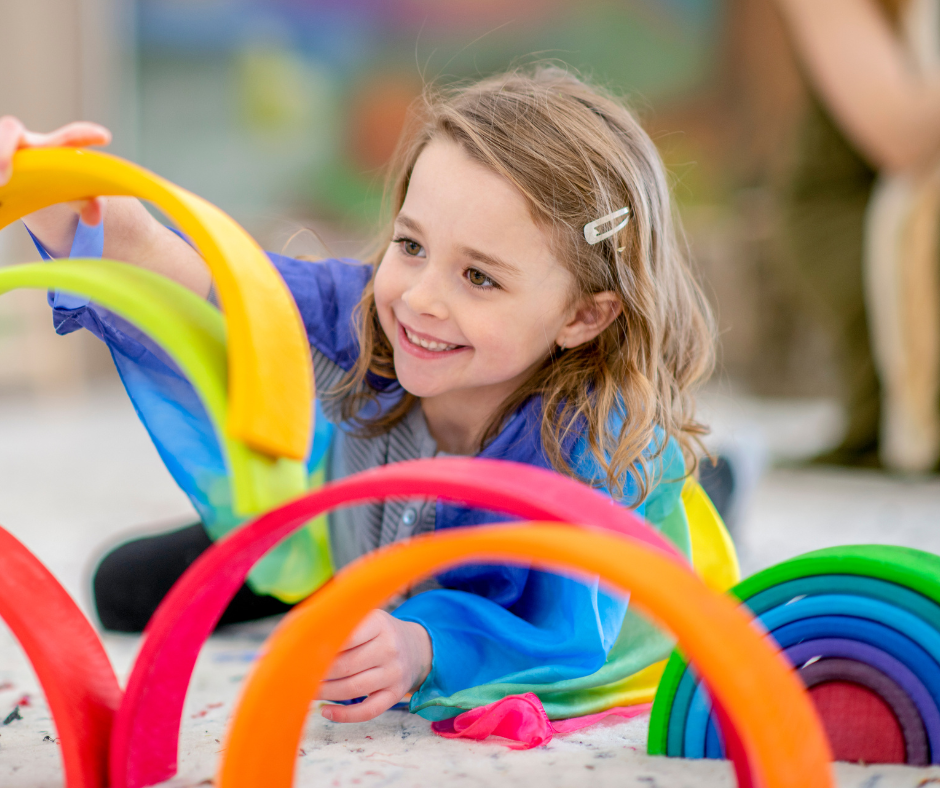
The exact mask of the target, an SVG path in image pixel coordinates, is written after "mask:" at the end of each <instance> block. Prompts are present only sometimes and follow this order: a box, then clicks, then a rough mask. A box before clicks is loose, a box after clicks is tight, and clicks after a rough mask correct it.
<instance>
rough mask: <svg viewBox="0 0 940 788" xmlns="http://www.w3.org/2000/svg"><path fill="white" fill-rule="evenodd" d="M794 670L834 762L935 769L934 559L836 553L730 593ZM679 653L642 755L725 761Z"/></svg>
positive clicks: (939, 571) (937, 651) (937, 575)
mask: <svg viewBox="0 0 940 788" xmlns="http://www.w3.org/2000/svg"><path fill="white" fill-rule="evenodd" d="M731 593H732V594H733V595H734V596H735V597H737V598H738V599H739V600H741V602H743V603H744V606H745V607H746V608H747V609H748V610H750V612H751V613H753V614H754V615H755V616H757V619H758V620H759V621H760V622H761V624H762V625H763V627H764V628H765V629H766V630H767V631H768V632H769V633H770V636H771V637H772V638H773V640H774V641H775V642H776V643H777V644H778V645H779V646H780V648H782V649H783V653H784V655H785V656H786V657H787V659H788V660H789V661H790V663H791V664H792V665H793V666H794V667H795V669H796V673H797V675H798V676H799V677H800V679H801V680H802V681H803V683H804V685H805V686H806V687H807V689H808V690H809V693H810V695H811V697H812V698H813V700H814V702H815V705H816V708H817V711H818V712H819V714H820V716H821V717H822V720H823V724H824V725H825V727H826V730H827V732H828V734H829V741H830V744H831V746H832V748H833V751H834V755H835V757H836V758H837V759H838V760H847V761H865V762H868V763H908V764H911V765H916V766H923V765H927V764H929V763H940V711H938V707H940V557H937V556H935V555H930V554H928V553H923V552H920V551H918V550H911V549H907V548H902V547H889V546H882V545H860V546H848V547H835V548H830V549H827V550H820V551H817V552H813V553H808V554H806V555H803V556H800V557H798V558H794V559H793V560H790V561H785V562H783V563H781V564H778V565H776V566H772V567H770V568H769V569H766V570H764V571H763V572H759V573H758V574H756V575H753V576H752V577H749V578H748V579H747V580H745V581H744V582H742V583H740V584H738V585H737V586H735V588H733V589H732V590H731ZM707 683H708V682H707V680H706V681H705V683H704V684H703V682H702V681H701V680H700V678H699V677H698V676H697V674H696V671H695V670H693V669H692V668H690V666H689V664H688V663H687V662H686V661H685V659H684V658H683V656H682V655H681V653H680V652H679V651H678V650H677V651H675V652H674V653H673V655H672V658H671V659H670V661H669V664H668V666H667V668H666V671H665V673H664V675H663V678H662V681H661V682H660V686H659V691H658V692H657V694H656V700H655V703H654V706H653V713H652V718H651V721H650V733H649V752H650V753H651V754H662V755H672V756H678V757H683V758H721V757H724V753H725V743H724V741H723V737H722V734H721V728H720V725H719V724H718V720H717V719H716V716H715V713H714V710H713V707H712V703H711V700H710V698H709V694H708V691H707V690H706V688H705V684H707Z"/></svg>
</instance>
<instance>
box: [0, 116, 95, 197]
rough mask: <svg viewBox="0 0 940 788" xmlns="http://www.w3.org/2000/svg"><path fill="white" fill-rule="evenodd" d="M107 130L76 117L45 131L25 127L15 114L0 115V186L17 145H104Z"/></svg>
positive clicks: (10, 165) (10, 164)
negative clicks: (78, 119) (29, 129)
mask: <svg viewBox="0 0 940 788" xmlns="http://www.w3.org/2000/svg"><path fill="white" fill-rule="evenodd" d="M110 142H111V132H110V131H108V129H106V128H105V127H104V126H101V125H99V124H98V123H89V122H87V121H78V122H76V123H69V124H68V125H67V126H62V128H60V129H56V130H55V131H53V132H50V133H49V134H40V133H39V132H36V131H28V130H27V129H26V127H25V126H23V124H22V122H20V120H19V119H18V118H14V117H12V116H11V115H7V116H5V117H2V118H0V186H3V185H4V184H6V182H7V181H9V180H10V176H11V175H12V174H13V154H14V153H16V151H17V150H19V149H20V148H49V147H57V146H60V145H68V146H71V147H84V146H87V145H107V144H108V143H110Z"/></svg>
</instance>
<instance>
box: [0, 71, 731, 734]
mask: <svg viewBox="0 0 940 788" xmlns="http://www.w3.org/2000/svg"><path fill="white" fill-rule="evenodd" d="M106 142H107V133H106V131H105V130H103V129H100V128H99V127H94V126H91V125H89V124H73V125H72V126H70V127H66V128H65V129H63V130H60V131H59V132H56V133H54V134H52V135H48V136H45V137H43V136H40V135H32V134H31V133H29V132H26V131H25V129H23V128H22V126H21V125H20V124H19V123H18V122H17V121H15V120H14V119H10V118H6V119H4V120H3V121H0V179H3V178H5V176H6V174H8V172H9V167H10V161H11V157H12V153H13V151H14V150H15V149H16V148H17V147H25V146H29V145H43V144H46V145H54V144H60V145H61V144H102V143H106ZM390 185H391V188H390V197H391V203H392V205H391V207H392V209H393V221H392V223H391V224H390V226H389V227H387V228H386V230H385V236H384V239H383V244H382V250H381V252H380V253H379V254H377V255H376V256H375V257H374V258H373V259H371V260H369V261H368V263H367V264H362V263H357V262H354V261H344V260H326V261H322V262H316V263H311V262H304V261H298V260H293V259H290V258H287V257H282V256H279V255H271V256H270V257H271V260H272V262H273V263H274V265H275V266H276V267H277V269H278V270H279V272H280V273H281V275H282V276H283V278H284V280H285V282H286V283H287V285H288V287H289V288H290V290H291V292H292V293H293V295H294V298H295V300H296V302H297V305H298V307H299V309H300V312H301V315H302V316H303V319H304V323H305V325H306V328H307V332H308V334H309V338H310V345H311V352H312V354H313V360H314V369H315V374H316V380H317V390H318V394H319V396H320V397H321V406H322V407H323V408H324V410H325V412H326V414H327V416H328V417H329V419H330V420H331V421H333V422H334V423H335V424H336V425H337V426H338V429H337V430H336V434H335V437H334V439H333V444H332V446H331V449H330V453H329V455H328V458H327V470H328V477H329V478H339V477H342V476H345V475H347V474H351V473H355V472H357V471H360V470H364V469H366V468H370V467H373V466H376V465H381V464H385V463H389V462H397V461H400V460H408V459H415V458H419V457H430V456H434V455H436V454H462V455H478V456H481V457H490V458H500V459H507V460H514V461H517V462H525V463H531V464H533V465H538V466H542V467H548V468H554V469H556V470H557V471H559V472H561V473H563V474H566V475H569V476H573V477H576V478H579V479H583V480H584V481H586V482H587V483H589V484H592V485H594V486H596V487H599V488H602V489H604V490H606V491H607V492H608V493H609V494H610V495H611V496H612V497H614V498H615V499H616V500H617V501H619V502H620V503H622V504H623V505H625V506H631V507H634V508H635V509H637V510H638V511H639V512H640V513H642V514H644V515H645V516H646V517H647V518H648V519H649V520H650V521H651V522H652V523H653V524H654V525H656V526H658V527H660V528H662V529H663V530H664V532H666V533H667V534H668V535H669V536H670V537H671V538H673V539H674V540H675V541H676V542H677V544H678V545H679V546H680V547H681V548H683V549H684V550H686V552H688V526H687V522H686V520H685V515H684V512H683V509H682V504H681V500H680V498H679V493H680V490H681V486H682V481H683V478H684V477H685V475H686V469H687V468H691V467H693V466H692V465H690V464H687V462H688V463H694V455H693V453H692V448H693V443H694V441H695V439H696V437H697V436H698V435H699V434H701V432H702V431H703V430H702V428H701V427H700V425H699V424H698V423H697V422H696V421H695V419H694V413H693V401H692V396H691V392H692V390H693V388H694V386H695V385H696V384H697V383H699V382H700V381H701V380H702V379H703V378H704V377H705V376H706V375H707V373H708V372H709V370H710V366H711V361H712V341H713V340H712V324H711V318H710V315H709V311H708V309H707V307H706V305H705V302H704V300H703V298H702V296H701V293H700V292H699V289H698V288H697V286H696V284H695V283H694V281H693V279H692V277H691V276H690V274H689V271H688V268H687V265H686V262H685V260H684V257H683V253H682V249H681V247H680V245H679V242H678V240H677V238H676V232H675V229H674V226H673V220H672V216H671V206H670V199H669V192H668V187H667V182H666V175H665V172H664V169H663V165H662V162H661V161H660V158H659V156H658V154H657V152H656V149H655V147H654V145H653V143H652V142H651V141H650V139H649V137H648V136H647V135H646V134H645V133H644V132H643V131H642V129H641V128H640V126H639V125H638V123H637V122H636V120H635V119H634V118H633V117H632V116H631V114H630V113H629V112H628V111H627V110H626V109H625V108H624V107H623V106H622V105H621V104H620V103H618V102H617V101H616V100H615V99H613V98H611V97H610V96H607V95H605V94H604V93H602V92H601V91H599V90H597V89H595V88H593V87H590V86H588V85H586V84H585V83H583V82H582V81H579V80H578V79H576V78H575V77H573V76H571V75H570V74H568V73H566V72H563V71H561V70H558V69H556V68H538V69H534V70H532V71H531V72H526V73H523V72H513V73H510V74H506V75H502V76H498V77H493V78H490V79H486V80H484V81H482V82H479V83H477V84H474V85H472V86H469V87H463V88H460V89H457V90H453V91H449V92H446V93H443V94H437V95H433V96H429V97H426V98H425V100H424V101H423V102H422V103H421V105H420V107H419V108H418V111H417V112H416V113H415V118H414V122H413V123H412V124H411V126H410V127H409V128H408V129H407V130H406V133H405V134H404V136H403V142H402V144H401V145H400V148H399V151H398V153H397V155H396V157H395V159H394V161H393V163H392V170H391V180H390ZM76 212H77V213H79V214H80V215H81V219H82V221H81V223H79V220H78V217H77V216H76ZM102 216H103V222H102ZM26 223H27V225H28V227H29V228H30V230H31V231H32V233H33V234H34V236H35V237H36V238H37V239H38V243H40V244H41V245H42V247H44V248H45V250H46V251H47V252H48V253H49V254H51V255H52V256H66V255H67V254H68V253H69V250H70V248H73V247H72V244H73V239H74V241H75V243H76V244H78V242H79V240H82V244H83V245H84V246H85V247H86V248H87V247H94V246H95V245H96V243H97V244H98V245H99V248H100V246H101V245H102V244H103V253H104V256H105V257H108V258H113V259H120V260H126V261H130V262H133V263H136V264H138V265H141V266H144V267H147V268H150V269H153V270H155V271H159V272H160V273H163V274H165V275H167V276H169V277H171V278H173V279H175V280H177V281H178V282H181V283H182V284H184V285H186V286H187V287H189V288H191V289H192V290H194V291H195V292H197V293H199V294H200V295H202V296H204V297H207V298H211V297H212V294H211V281H210V277H209V274H208V271H207V269H206V267H205V265H204V264H203V262H202V260H201V258H200V257H199V256H198V255H197V254H196V252H195V251H194V250H193V249H192V248H191V247H190V246H189V245H188V244H187V243H186V242H185V241H184V240H182V239H181V238H180V237H179V236H178V235H176V234H174V233H173V232H171V231H169V230H167V229H166V228H164V227H162V226H161V225H160V224H158V223H157V222H156V221H155V220H154V219H152V218H151V217H150V215H149V214H148V213H147V212H146V211H145V210H144V209H143V207H142V206H141V205H140V204H139V203H138V202H136V201H135V200H130V199H126V198H109V199H107V200H102V199H97V200H91V201H89V202H87V203H84V204H81V205H76V206H56V207H54V208H50V209H46V210H44V211H42V212H40V213H37V214H34V215H32V216H30V217H28V218H27V220H26ZM99 225H100V227H99V229H97V230H96V229H95V228H96V226H99ZM76 226H78V227H79V238H75V235H76ZM101 228H103V229H101ZM96 232H97V233H101V232H103V233H104V237H103V242H102V241H101V240H100V239H98V240H97V241H95V237H96V236H95V234H96ZM86 253H87V252H86ZM66 306H72V307H73V308H71V309H61V308H60V309H59V310H58V311H59V316H58V318H57V322H58V325H59V330H60V331H67V330H74V329H75V328H77V327H78V326H79V325H83V326H85V327H87V328H90V329H92V330H94V331H95V332H96V333H97V334H98V335H99V336H102V338H104V339H105V340H106V341H107V342H109V344H111V346H112V350H114V349H115V348H117V349H118V350H120V351H121V352H124V353H125V354H126V355H127V354H130V356H133V351H134V350H135V348H134V347H133V340H132V339H130V338H128V336H127V335H126V334H121V333H120V332H119V331H117V330H114V329H112V326H113V325H114V320H113V318H112V316H109V315H108V314H107V313H106V312H104V310H101V309H100V308H96V307H94V306H93V305H85V304H77V305H75V304H71V305H69V304H66ZM121 343H123V345H122V344H121ZM128 343H131V347H130V348H128ZM137 350H138V352H137V356H138V357H140V358H143V357H144V356H145V354H146V353H147V352H148V351H147V350H146V349H145V348H143V347H141V348H138V349H137ZM141 363H143V362H141ZM683 455H684V457H685V461H686V462H684V460H683ZM504 519H505V518H504V517H501V516H499V515H494V514H491V513H486V512H479V511H469V510H465V509H462V508H460V507H457V506H451V505H444V504H442V503H439V502H438V503H435V502H433V501H431V502H427V501H416V502H407V501H406V502H402V501H389V502H386V503H382V504H372V505H368V506H359V507H355V508H352V509H345V510H341V511H338V512H335V513H333V514H332V515H331V516H330V522H329V525H330V534H331V548H332V553H333V558H334V562H335V565H336V566H337V567H340V566H343V565H345V564H346V563H348V562H349V561H351V560H353V559H355V558H356V557H358V556H360V555H362V554H364V553H365V552H367V551H369V550H372V549H375V548H376V547H378V546H381V545H385V544H388V543H389V542H392V541H395V540H398V539H403V538H406V537H409V536H412V535H414V534H418V533H424V532H427V531H431V530H435V529H441V528H448V527H454V526H468V525H477V524H481V523H486V522H499V521H501V520H504ZM208 544H209V539H208V537H206V536H205V534H204V533H201V531H199V530H198V529H197V531H196V532H195V533H194V532H193V530H192V529H186V530H185V531H183V532H176V533H175V534H170V535H166V536H163V537H155V538H152V539H151V540H148V541H139V542H137V543H134V544H132V545H131V546H130V547H129V548H127V547H126V548H122V549H123V550H124V552H123V553H121V552H120V551H118V552H117V553H115V554H114V555H113V556H112V557H111V558H110V559H107V560H106V562H105V565H104V567H103V568H102V570H100V571H99V578H100V576H101V573H102V572H104V571H105V567H107V566H109V565H113V564H114V562H115V561H116V560H117V558H116V557H120V560H119V561H117V562H118V563H119V564H121V565H123V566H124V570H122V571H123V574H121V572H119V571H117V570H115V569H114V568H113V566H112V568H111V569H110V570H108V571H111V572H112V575H114V576H118V575H120V576H122V577H124V578H126V583H125V585H124V586H123V587H122V588H119V589H117V590H116V591H115V590H114V588H113V586H114V582H113V578H112V581H109V584H110V586H111V590H109V591H108V595H110V596H117V597H120V598H121V599H123V600H124V602H123V604H124V605H125V606H126V605H128V604H131V603H129V602H128V601H127V600H133V599H134V598H135V594H136V592H137V591H139V589H140V588H141V587H142V586H147V584H148V579H147V578H148V575H159V574H160V573H162V574H163V575H165V576H168V577H169V576H172V578H171V579H170V582H172V580H173V579H175V576H178V574H179V573H181V572H182V571H183V570H184V569H185V567H186V566H187V565H188V563H190V562H191V561H192V560H194V559H195V557H196V555H198V553H199V552H200V551H201V550H203V549H205V548H206V547H207V546H208ZM109 562H110V564H109ZM174 573H175V575H174ZM109 584H104V585H105V586H106V585H109ZM96 587H98V590H99V594H98V600H97V601H98V605H99V609H101V610H104V609H106V608H108V606H109V605H112V604H113V602H112V601H109V599H107V598H104V596H103V595H102V593H101V587H104V586H102V584H100V583H96ZM242 595H243V597H244V599H243V601H245V604H248V605H249V606H250V605H257V606H259V610H256V611H255V612H260V614H262V615H263V614H264V612H270V611H271V610H272V609H273V608H272V607H271V605H269V604H268V603H265V602H264V601H263V599H264V598H263V597H262V598H259V597H257V596H256V595H253V594H252V592H251V591H250V590H249V589H247V588H246V589H243V592H242ZM105 596H107V595H105ZM146 596H147V593H146V592H145V593H144V597H146ZM148 604H149V602H146V603H144V604H143V607H144V608H147V605H148ZM273 604H274V606H275V607H276V606H277V603H276V602H274V603H273ZM151 611H152V607H150V608H149V609H146V611H145V615H148V616H149V613H150V612H151ZM144 620H146V618H144ZM670 647H671V644H670V642H669V641H668V639H667V638H665V637H664V636H661V635H658V634H657V633H655V631H654V630H653V629H652V628H651V627H650V626H649V625H648V624H646V623H645V622H644V621H643V620H642V619H640V618H638V617H634V616H633V615H632V614H631V613H628V612H627V601H626V600H625V599H624V598H622V597H620V596H616V595H611V594H609V593H607V592H605V590H604V589H602V588H600V587H599V586H598V583H597V581H595V582H593V583H585V582H581V581H574V580H571V579H569V578H566V577H562V576H559V575H554V574H549V573H545V572H538V571H534V570H529V569H527V568H524V567H517V566H464V567H461V568H458V569H456V570H453V571H449V572H446V573H444V574H442V575H439V576H438V577H437V578H435V579H434V580H432V581H429V582H428V583H426V584H424V586H422V587H421V588H419V589H413V590H412V592H411V593H410V598H408V599H407V600H406V601H404V603H403V604H401V605H400V606H399V607H397V609H395V611H394V612H393V613H392V614H389V613H386V612H384V611H374V612H373V614H372V615H371V616H370V617H369V618H368V619H367V620H366V621H365V622H364V623H363V624H362V625H361V626H360V627H359V628H358V630H357V631H356V633H355V634H354V636H353V637H352V639H351V641H350V642H349V643H348V644H347V646H346V650H345V651H344V652H343V653H342V654H341V655H340V657H339V658H338V659H337V661H336V664H335V665H334V666H333V668H332V670H331V672H330V674H329V676H328V679H327V680H326V681H325V682H324V684H323V686H322V691H321V697H322V698H324V699H326V700H337V701H340V700H345V699H350V698H358V697H361V696H367V698H366V700H365V701H363V702H362V703H359V704H356V705H349V706H327V707H324V709H323V714H324V716H327V717H329V718H330V719H333V720H337V721H361V720H366V719H370V718H372V717H374V716H375V715H377V714H379V713H381V712H383V711H385V710H386V709H388V708H389V707H391V706H392V705H393V704H395V703H396V702H398V701H400V700H401V699H402V698H403V697H404V696H405V695H406V694H407V693H409V692H413V696H412V698H411V701H410V708H411V710H412V711H418V712H421V713H422V714H423V715H424V716H426V717H429V718H432V719H440V718H445V717H449V716H453V715H454V714H457V713H459V711H460V710H462V709H466V708H471V707H473V706H478V705H482V704H483V703H486V702H489V701H492V700H496V699H499V698H500V697H503V696H505V695H507V694H512V693H516V692H524V691H533V692H536V693H537V694H538V695H539V697H540V698H541V700H542V702H543V703H544V704H545V707H546V710H547V711H548V712H549V716H551V717H564V716H575V715H576V714H579V713H588V712H590V711H593V710H598V709H600V708H605V707H606V706H610V705H615V703H616V697H615V696H616V692H615V689H616V687H618V686H620V685H619V684H618V682H622V680H623V679H624V678H625V677H627V676H629V675H630V674H632V673H635V672H636V671H637V670H639V669H641V668H643V667H645V666H647V665H650V664H652V663H653V662H656V661H658V660H660V659H662V658H664V656H665V655H666V654H667V653H668V651H669V649H670Z"/></svg>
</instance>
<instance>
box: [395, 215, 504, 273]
mask: <svg viewBox="0 0 940 788" xmlns="http://www.w3.org/2000/svg"><path fill="white" fill-rule="evenodd" d="M395 223H396V224H400V225H402V226H403V227H405V228H406V229H408V230H411V231H412V232H414V233H418V234H419V235H420V234H421V233H423V230H422V229H421V225H420V224H419V223H418V222H416V221H415V220H414V219H412V218H411V217H410V216H406V215H405V214H403V213H400V214H398V216H396V217H395ZM460 253H461V254H462V255H464V256H466V257H469V258H470V259H471V260H476V261H477V262H478V263H482V264H483V265H486V266H489V267H490V268H495V269H497V270H499V271H502V272H503V273H505V274H508V275H509V276H513V275H517V274H519V269H518V268H517V267H516V266H514V265H513V264H512V263H507V262H506V261H505V260H500V259H499V258H498V257H494V256H493V255H491V254H487V253H486V252H481V251H480V250H479V249H474V248H472V247H470V246H462V247H460Z"/></svg>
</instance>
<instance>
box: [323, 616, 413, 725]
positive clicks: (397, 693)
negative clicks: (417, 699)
mask: <svg viewBox="0 0 940 788" xmlns="http://www.w3.org/2000/svg"><path fill="white" fill-rule="evenodd" d="M431 657H432V653H431V638H430V636H429V635H428V633H427V630H426V629H425V628H424V627H422V626H421V625H420V624H415V623H413V622H411V621H399V620H398V619H397V618H395V617H394V616H391V615H389V614H388V613H386V612H385V611H384V610H373V611H372V612H371V613H370V614H369V615H368V616H367V617H366V619H365V620H364V621H363V622H362V623H361V624H360V625H359V626H358V627H357V628H356V631H355V632H353V634H352V636H351V637H350V638H349V640H348V641H347V642H346V647H345V649H344V650H343V651H341V652H340V653H339V656H337V657H336V661H335V662H334V663H333V666H332V667H331V668H330V671H329V673H327V676H326V679H325V680H324V681H323V683H322V684H321V685H320V698H321V699H322V700H349V699H350V698H361V697H362V696H363V695H368V696H369V697H368V698H366V699H365V700H364V701H363V702H362V703H357V704H353V705H352V706H324V707H323V709H322V710H321V712H320V713H321V714H322V715H323V716H324V717H326V718H327V719H328V720H333V721H334V722H365V721H366V720H371V719H372V718H373V717H377V716H378V715H379V714H381V713H382V712H383V711H387V710H388V709H390V708H391V707H392V706H394V705H395V704H396V703H398V701H400V700H401V699H402V698H403V697H405V695H407V694H408V693H409V692H412V691H413V690H415V689H417V688H418V687H420V686H421V684H422V683H423V682H424V680H425V679H426V678H427V677H428V673H430V672H431Z"/></svg>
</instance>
